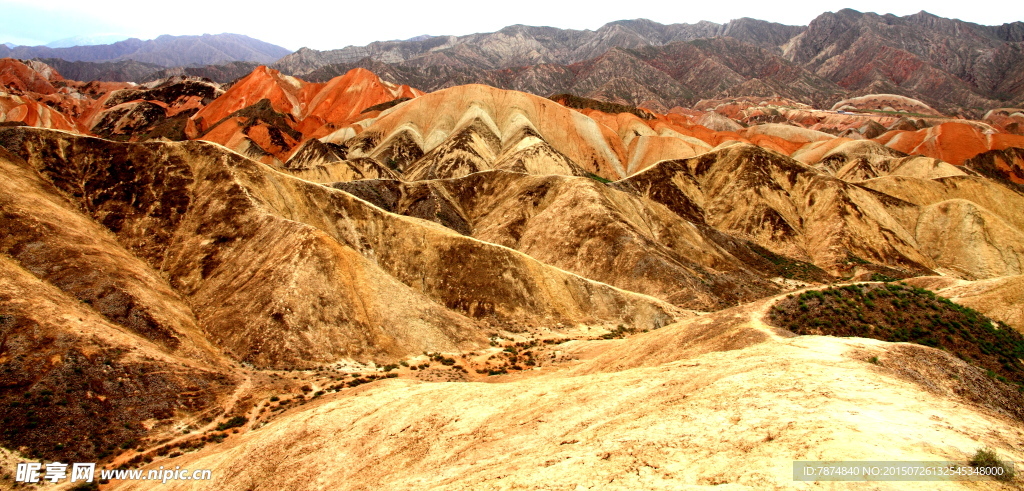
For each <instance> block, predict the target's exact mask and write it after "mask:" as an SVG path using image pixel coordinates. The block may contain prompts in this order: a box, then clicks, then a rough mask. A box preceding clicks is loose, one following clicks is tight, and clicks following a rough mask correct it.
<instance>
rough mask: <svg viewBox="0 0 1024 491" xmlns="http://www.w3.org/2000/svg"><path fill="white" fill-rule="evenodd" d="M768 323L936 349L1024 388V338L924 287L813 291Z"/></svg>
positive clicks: (788, 302)
mask: <svg viewBox="0 0 1024 491" xmlns="http://www.w3.org/2000/svg"><path fill="white" fill-rule="evenodd" d="M768 322H769V323H770V324H772V325H774V326H777V327H781V328H784V329H788V330H790V331H793V332H794V333H796V334H817V335H828V336H857V337H865V338H873V339H879V340H882V341H890V342H909V343H917V344H922V345H925V346H931V347H933V348H938V349H941V350H945V351H948V352H949V353H950V354H952V355H954V356H956V357H958V358H960V359H962V360H964V361H966V362H968V363H970V364H972V365H975V366H978V367H981V368H982V369H984V370H986V372H987V373H988V374H989V375H990V376H991V377H993V378H996V379H998V380H1001V381H1003V382H1011V383H1014V384H1017V385H1019V386H1021V387H1022V389H1024V363H1022V361H1021V360H1022V359H1024V336H1022V335H1021V334H1020V333H1018V332H1017V331H1015V330H1013V329H1012V328H1010V327H1009V326H1007V325H1006V324H1004V323H1002V322H995V321H992V320H990V319H989V318H987V317H985V316H984V315H982V314H980V313H978V312H977V311H975V310H973V309H970V308H967V307H964V306H962V305H958V304H956V303H953V302H951V301H950V300H948V299H946V298H942V297H939V296H937V295H935V293H933V292H931V291H929V290H926V289H923V288H915V287H911V286H907V285H905V284H902V283H886V284H882V285H878V284H864V285H849V286H844V287H841V288H832V287H830V288H827V289H825V290H812V291H808V292H804V293H801V294H800V295H791V296H789V297H788V298H786V299H784V300H782V301H781V302H779V303H778V304H776V305H775V307H773V308H772V310H771V312H770V313H769V314H768Z"/></svg>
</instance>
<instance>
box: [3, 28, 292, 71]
mask: <svg viewBox="0 0 1024 491" xmlns="http://www.w3.org/2000/svg"><path fill="white" fill-rule="evenodd" d="M287 54H288V50H286V49H284V48H282V47H280V46H275V45H273V44H270V43H265V42H263V41H260V40H258V39H253V38H251V37H249V36H244V35H241V34H204V35H202V36H169V35H164V36H160V37H157V38H156V39H150V40H146V41H143V40H141V39H137V38H131V39H125V40H124V41H118V42H116V43H112V44H87V45H76V46H66V47H50V46H14V47H9V46H3V47H0V57H3V58H22V59H29V58H56V59H61V60H65V61H87V62H116V61H122V60H134V61H137V62H141V63H149V64H153V65H159V66H162V67H172V66H190V65H209V64H218V63H226V62H232V61H252V62H257V63H271V62H273V61H275V60H277V59H278V58H281V57H282V56H285V55H287Z"/></svg>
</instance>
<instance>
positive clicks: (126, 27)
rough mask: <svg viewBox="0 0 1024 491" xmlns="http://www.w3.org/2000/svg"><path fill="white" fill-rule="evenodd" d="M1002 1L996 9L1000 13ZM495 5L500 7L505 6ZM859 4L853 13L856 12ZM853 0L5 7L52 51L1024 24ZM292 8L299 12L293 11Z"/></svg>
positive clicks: (26, 0) (1, 8)
mask: <svg viewBox="0 0 1024 491" xmlns="http://www.w3.org/2000/svg"><path fill="white" fill-rule="evenodd" d="M996 4H1001V5H999V7H998V8H996V7H994V5H996ZM499 5H500V7H498V8H495V7H496V6H499ZM851 5H852V6H851ZM985 5H986V8H976V7H975V6H974V4H973V2H964V1H962V0H961V1H956V2H943V1H931V2H906V1H900V2H894V1H891V0H890V1H878V0H864V1H861V2H858V3H856V4H850V3H847V2H832V1H828V0H822V1H806V0H797V1H790V2H766V1H736V0H730V1H700V2H685V1H678V0H647V1H642V2H628V1H627V2H623V1H621V0H617V1H606V0H598V1H589V2H558V1H550V0H517V1H515V2H481V1H475V0H445V1H440V2H429V1H423V0H420V1H416V2H412V1H409V0H392V1H386V2H381V1H377V2H367V1H359V2H352V1H344V0H330V1H325V0H307V1H302V2H273V3H269V2H254V1H250V2H233V1H209V0H206V1H202V2H200V1H196V0H174V1H138V0H131V1H125V0H92V1H86V2H83V1H80V0H48V1H46V2H45V3H42V2H39V1H38V0H0V13H2V17H0V42H12V43H15V44H28V45H37V44H46V43H49V42H52V41H56V40H58V39H63V38H67V37H72V36H78V35H95V34H109V33H119V34H124V35H125V36H126V37H129V36H131V37H138V38H141V39H151V38H154V37H156V36H159V35H160V34H173V35H184V34H204V33H210V34H218V33H222V32H232V33H238V34H245V35H248V36H251V37H254V38H257V39H261V40H263V41H267V42H270V43H274V44H277V45H280V46H283V47H285V48H287V49H291V50H294V49H298V48H300V47H302V46H308V47H311V48H316V49H333V48H342V47H345V46H348V45H364V44H367V43H370V42H372V41H380V40H387V39H406V38H410V37H413V36H416V35H419V34H433V35H438V34H455V35H461V34H469V33H473V32H490V31H495V30H498V29H500V28H502V27H504V26H507V25H511V24H527V25H546V26H554V27H561V28H573V29H596V28H598V27H600V26H601V25H603V24H605V23H607V22H611V21H615V20H620V19H635V18H648V19H652V20H655V21H658V22H661V23H666V24H668V23H676V22H683V23H694V22H698V21H700V20H709V21H713V22H719V23H721V22H726V21H728V20H730V19H734V18H738V17H753V18H756V19H764V20H768V21H773V22H781V23H784V24H794V25H805V24H807V23H808V22H810V20H811V19H813V18H814V17H816V16H818V15H819V14H821V13H822V12H825V11H836V10H839V9H842V8H844V7H847V6H851V8H854V9H856V10H860V11H862V12H878V13H893V14H896V15H907V14H912V13H915V12H918V11H920V10H926V11H928V12H931V13H933V14H936V15H940V16H943V17H950V18H959V19H962V20H966V21H969V22H976V23H979V24H988V25H998V24H1003V23H1006V22H1013V21H1021V20H1024V2H1020V1H1017V0H1014V1H1011V2H985ZM293 6H295V7H294V8H293Z"/></svg>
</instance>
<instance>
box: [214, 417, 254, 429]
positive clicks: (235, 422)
mask: <svg viewBox="0 0 1024 491" xmlns="http://www.w3.org/2000/svg"><path fill="white" fill-rule="evenodd" d="M247 421H249V420H248V419H246V417H245V416H233V417H232V418H231V419H229V420H227V421H225V422H223V423H221V424H219V425H217V431H224V430H227V429H231V428H237V427H239V426H242V425H244V424H245V423H246V422H247Z"/></svg>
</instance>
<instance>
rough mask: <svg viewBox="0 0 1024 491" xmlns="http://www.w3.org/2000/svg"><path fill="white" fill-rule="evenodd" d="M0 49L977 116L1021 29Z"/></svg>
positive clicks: (885, 24) (194, 67)
mask: <svg viewBox="0 0 1024 491" xmlns="http://www.w3.org/2000/svg"><path fill="white" fill-rule="evenodd" d="M2 56H11V57H17V58H40V59H44V58H45V59H46V62H47V63H48V64H50V65H52V66H54V67H55V68H57V69H58V70H59V71H60V72H61V74H63V75H64V76H65V77H67V78H72V79H78V80H91V79H101V80H111V81H135V82H144V81H148V80H152V79H154V78H158V77H162V76H167V75H184V74H187V75H195V76H203V77H207V78H210V79H212V80H214V81H217V82H220V83H226V82H230V81H232V80H234V79H235V78H237V77H240V76H242V75H244V74H246V73H248V72H249V71H251V70H252V68H253V66H254V65H250V64H268V65H271V66H272V67H273V68H275V69H277V70H280V71H281V72H282V73H285V74H288V75H293V76H299V77H302V78H303V79H305V80H310V81H314V82H324V81H327V80H329V79H331V78H333V77H336V76H338V75H341V74H344V73H345V72H347V71H348V70H350V69H352V68H366V69H369V70H371V71H373V72H374V73H377V74H379V75H380V76H381V77H382V78H384V79H385V80H387V81H389V82H393V83H398V84H406V85H410V86H412V87H416V88H418V89H421V90H425V91H434V90H438V89H443V88H446V87H452V86H456V85H461V84H467V83H483V84H487V85H491V86H494V87H499V88H505V89H515V90H520V91H525V92H531V93H534V94H539V95H545V96H547V95H551V94H556V93H571V94H574V95H579V96H584V97H589V98H594V99H600V100H604V101H608V102H614V103H621V104H627V105H632V106H641V107H647V108H650V109H653V110H656V111H662V112H664V111H668V110H670V109H671V108H672V107H675V106H682V107H692V106H693V105H694V104H696V103H697V102H699V101H701V100H715V99H728V98H735V97H742V96H754V97H783V98H787V99H791V100H793V101H796V102H801V103H805V104H810V105H813V106H816V107H826V106H827V107H831V105H832V104H834V103H835V102H838V101H840V100H842V99H845V98H849V97H856V96H860V95H865V94H877V93H886V94H898V95H902V96H906V97H911V98H914V99H919V100H921V101H924V102H926V103H927V104H929V105H931V106H932V107H935V108H936V109H939V110H940V111H943V112H945V113H949V114H956V113H961V114H965V115H968V116H972V117H980V116H981V115H982V114H983V113H984V111H986V110H988V109H991V108H996V107H1008V106H1019V105H1021V104H1024V23H1022V22H1019V21H1018V22H1012V23H1007V24H1003V25H1001V26H983V25H978V24H972V23H969V22H963V21H960V20H952V19H945V18H942V17H937V16H935V15H932V14H928V13H926V12H920V13H918V14H914V15H909V16H904V17H898V16H894V15H891V14H887V15H878V14H874V13H861V12H857V11H855V10H850V9H844V10H841V11H839V12H835V13H833V12H827V13H824V14H822V15H820V16H818V17H817V18H816V19H814V20H813V21H812V22H811V23H810V24H809V25H807V26H788V25H783V24H777V23H772V22H766V21H761V20H756V19H750V18H741V19H737V20H733V21H730V22H727V23H725V24H716V23H713V22H698V23H696V24H670V25H664V24H659V23H657V22H653V21H650V20H645V19H637V20H622V21H616V22H612V23H609V24H606V25H604V26H603V27H601V28H599V29H597V30H594V31H590V30H584V31H578V30H572V29H558V28H554V27H530V26H523V25H514V26H509V27H506V28H504V29H501V30H500V31H497V32H492V33H478V34H470V35H466V36H425V35H424V36H416V37H414V38H411V39H408V40H405V41H381V42H375V43H371V44H369V45H367V46H349V47H346V48H343V49H337V50H329V51H317V50H313V49H309V48H302V49H300V50H298V51H296V52H294V53H288V52H287V50H285V49H284V48H280V47H278V46H274V45H270V44H267V43H263V42H261V41H257V40H255V39H252V38H248V37H246V36H241V35H235V34H220V35H217V36H209V35H204V36H179V37H172V36H161V37H159V38H157V39H155V40H152V41H139V40H137V39H129V40H126V41H121V42H118V43H114V44H111V45H104V46H78V47H74V48H58V49H51V48H46V47H32V48H28V47H23V46H19V47H16V48H14V49H9V48H5V47H0V57H2ZM57 59H61V60H65V61H63V62H62V61H57ZM95 63H101V64H100V65H95ZM227 63H231V64H230V65H226V64H227ZM180 67H188V68H180Z"/></svg>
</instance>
